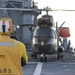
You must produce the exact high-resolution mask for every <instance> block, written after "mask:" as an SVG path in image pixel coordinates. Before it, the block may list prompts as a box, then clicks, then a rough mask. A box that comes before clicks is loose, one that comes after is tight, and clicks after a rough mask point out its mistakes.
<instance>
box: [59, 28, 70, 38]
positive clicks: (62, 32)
mask: <svg viewBox="0 0 75 75" xmlns="http://www.w3.org/2000/svg"><path fill="white" fill-rule="evenodd" d="M60 36H61V37H70V29H69V27H61V28H60Z"/></svg>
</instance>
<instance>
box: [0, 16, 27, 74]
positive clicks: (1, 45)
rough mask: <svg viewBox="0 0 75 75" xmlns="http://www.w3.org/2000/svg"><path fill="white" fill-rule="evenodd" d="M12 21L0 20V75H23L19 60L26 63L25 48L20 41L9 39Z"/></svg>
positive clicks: (4, 18)
mask: <svg viewBox="0 0 75 75" xmlns="http://www.w3.org/2000/svg"><path fill="white" fill-rule="evenodd" d="M11 33H12V20H11V19H10V18H7V17H3V18H1V19H0V75H5V74H8V75H23V73H22V67H21V58H22V57H23V58H24V59H25V61H26V62H28V56H27V54H26V48H25V46H24V44H23V43H22V42H20V41H17V40H14V39H11V38H10V34H11Z"/></svg>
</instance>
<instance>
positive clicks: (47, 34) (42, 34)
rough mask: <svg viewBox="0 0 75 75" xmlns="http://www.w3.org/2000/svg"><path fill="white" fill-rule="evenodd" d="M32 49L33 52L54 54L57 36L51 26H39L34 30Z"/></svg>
mask: <svg viewBox="0 0 75 75" xmlns="http://www.w3.org/2000/svg"><path fill="white" fill-rule="evenodd" d="M32 49H33V53H35V54H42V53H44V54H54V53H56V52H57V37H56V33H55V30H54V29H53V27H48V26H47V27H46V26H45V27H44V26H43V27H39V26H37V27H36V28H35V30H34V34H33V40H32Z"/></svg>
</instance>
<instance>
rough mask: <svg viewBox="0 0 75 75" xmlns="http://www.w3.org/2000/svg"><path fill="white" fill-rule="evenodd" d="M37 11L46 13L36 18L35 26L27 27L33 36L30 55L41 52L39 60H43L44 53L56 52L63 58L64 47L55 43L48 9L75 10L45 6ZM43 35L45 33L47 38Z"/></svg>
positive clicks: (45, 59)
mask: <svg viewBox="0 0 75 75" xmlns="http://www.w3.org/2000/svg"><path fill="white" fill-rule="evenodd" d="M0 10H15V11H16V10H17V11H37V10H35V9H25V8H0ZM38 11H46V15H43V16H42V17H41V18H39V19H38V23H37V25H36V27H35V28H33V27H30V28H29V30H31V32H32V37H33V38H32V52H33V53H32V56H34V57H35V58H37V54H41V59H40V61H43V60H44V61H47V57H46V54H55V53H57V54H58V55H57V58H58V59H59V58H60V57H62V58H63V54H61V52H63V51H64V49H63V47H62V46H59V44H57V43H58V42H59V40H58V38H57V37H58V36H57V33H56V30H55V28H54V22H53V16H52V15H49V14H48V12H49V11H75V10H67V9H51V8H48V7H47V8H44V9H38ZM44 32H45V33H44ZM47 32H48V33H47ZM39 33H40V34H39ZM37 34H38V35H37ZM41 34H42V36H41ZM36 35H37V36H36ZM39 35H40V36H39ZM44 35H46V36H47V38H46V36H44ZM37 38H38V39H37ZM42 38H43V39H42ZM40 40H41V41H40ZM51 41H53V42H51ZM37 42H40V46H39V44H38V46H39V47H40V48H39V47H38V46H37V47H36V43H37ZM48 43H49V46H47V45H48ZM45 44H46V45H45ZM35 47H36V48H39V49H38V50H35V49H36V48H35ZM41 47H42V48H41ZM50 47H51V48H52V49H51V50H47V48H50ZM37 51H38V52H37ZM47 51H50V52H47Z"/></svg>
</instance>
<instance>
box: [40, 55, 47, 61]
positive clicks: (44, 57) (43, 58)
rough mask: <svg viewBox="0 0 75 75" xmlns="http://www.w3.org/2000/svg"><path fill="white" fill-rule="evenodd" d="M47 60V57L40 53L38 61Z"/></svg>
mask: <svg viewBox="0 0 75 75" xmlns="http://www.w3.org/2000/svg"><path fill="white" fill-rule="evenodd" d="M43 61H44V62H47V57H46V56H45V54H41V58H40V62H43Z"/></svg>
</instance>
